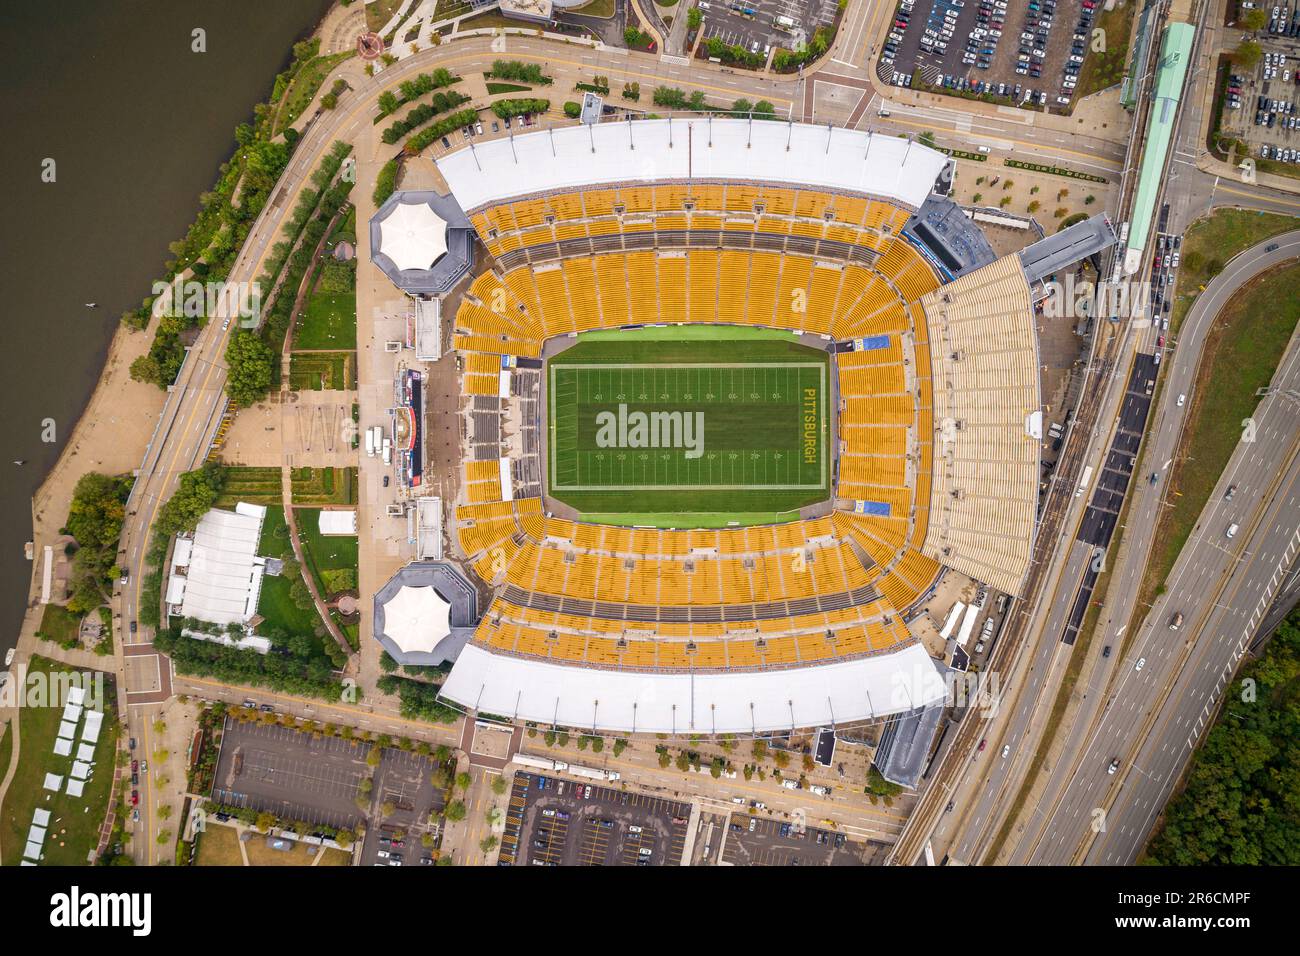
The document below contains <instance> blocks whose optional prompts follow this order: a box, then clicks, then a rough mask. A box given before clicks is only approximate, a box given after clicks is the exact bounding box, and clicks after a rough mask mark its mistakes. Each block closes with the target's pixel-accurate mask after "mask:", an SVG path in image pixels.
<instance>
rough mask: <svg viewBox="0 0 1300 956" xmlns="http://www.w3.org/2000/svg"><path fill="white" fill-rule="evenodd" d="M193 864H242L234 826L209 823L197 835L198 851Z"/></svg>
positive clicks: (242, 860) (242, 859)
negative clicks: (201, 833)
mask: <svg viewBox="0 0 1300 956" xmlns="http://www.w3.org/2000/svg"><path fill="white" fill-rule="evenodd" d="M194 865H195V866H243V865H244V858H243V857H242V856H240V854H239V836H238V835H237V834H236V833H235V828H234V827H223V826H221V825H220V824H216V823H214V824H211V825H210V826H209V827H208V828H207V829H206V830H204V831H203V836H201V837H199V852H198V854H197V855H196V856H195V858H194Z"/></svg>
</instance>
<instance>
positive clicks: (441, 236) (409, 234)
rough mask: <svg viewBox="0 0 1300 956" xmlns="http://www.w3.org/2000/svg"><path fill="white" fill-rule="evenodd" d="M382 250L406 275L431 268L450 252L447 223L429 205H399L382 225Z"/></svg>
mask: <svg viewBox="0 0 1300 956" xmlns="http://www.w3.org/2000/svg"><path fill="white" fill-rule="evenodd" d="M379 251H380V252H382V253H383V254H384V255H386V256H388V258H390V259H392V260H393V265H395V266H397V268H398V269H400V270H402V271H403V272H405V271H406V270H407V269H427V268H429V267H430V266H432V265H433V264H434V263H435V262H437V261H438V259H439V258H440V257H441V256H442V255H443V254H445V253H446V251H447V223H446V222H445V221H444V220H443V218H442V217H441V216H439V215H438V214H437V213H436V212H434V211H433V209H432V207H430V206H429V205H428V203H422V202H416V203H403V202H399V203H398V204H397V205H396V206H394V207H393V211H392V212H390V213H389V214H388V216H387V217H386V218H385V219H384V221H383V222H381V223H380V224H379Z"/></svg>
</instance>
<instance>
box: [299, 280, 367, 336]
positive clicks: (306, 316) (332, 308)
mask: <svg viewBox="0 0 1300 956" xmlns="http://www.w3.org/2000/svg"><path fill="white" fill-rule="evenodd" d="M293 347H294V348H295V349H339V350H348V349H355V348H356V347H357V294H356V293H355V292H320V291H317V292H313V293H312V295H311V298H309V299H308V300H307V305H306V307H305V308H304V309H303V314H302V315H301V316H299V318H298V324H297V326H296V327H295V329H294V332H293Z"/></svg>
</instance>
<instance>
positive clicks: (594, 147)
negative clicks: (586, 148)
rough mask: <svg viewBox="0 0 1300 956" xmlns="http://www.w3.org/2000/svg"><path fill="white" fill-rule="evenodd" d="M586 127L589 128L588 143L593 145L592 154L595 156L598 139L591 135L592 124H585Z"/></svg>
mask: <svg viewBox="0 0 1300 956" xmlns="http://www.w3.org/2000/svg"><path fill="white" fill-rule="evenodd" d="M585 125H586V127H587V142H588V143H590V144H591V152H592V154H593V155H594V154H595V152H596V137H595V136H593V135H592V133H591V126H592V124H591V123H587V124H585Z"/></svg>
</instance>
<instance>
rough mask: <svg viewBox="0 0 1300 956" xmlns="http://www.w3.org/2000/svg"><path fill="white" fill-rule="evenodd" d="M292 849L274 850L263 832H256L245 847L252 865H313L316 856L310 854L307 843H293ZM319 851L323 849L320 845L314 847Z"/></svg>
mask: <svg viewBox="0 0 1300 956" xmlns="http://www.w3.org/2000/svg"><path fill="white" fill-rule="evenodd" d="M292 846H293V849H291V850H273V849H272V848H271V847H269V846H267V845H266V837H265V836H263V835H262V834H254V835H253V838H252V839H251V840H249V841H248V842H247V843H245V844H244V849H245V851H246V852H247V853H248V862H249V864H250V865H252V866H311V865H312V862H313V861H314V860H315V859H316V857H315V856H314V855H312V854H309V853H308V852H307V850H308V849H309V847H308V845H307V844H306V843H297V842H295V843H293V844H292ZM311 849H315V850H316V852H317V853H320V852H321V850H320V848H319V847H312V848H311Z"/></svg>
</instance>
